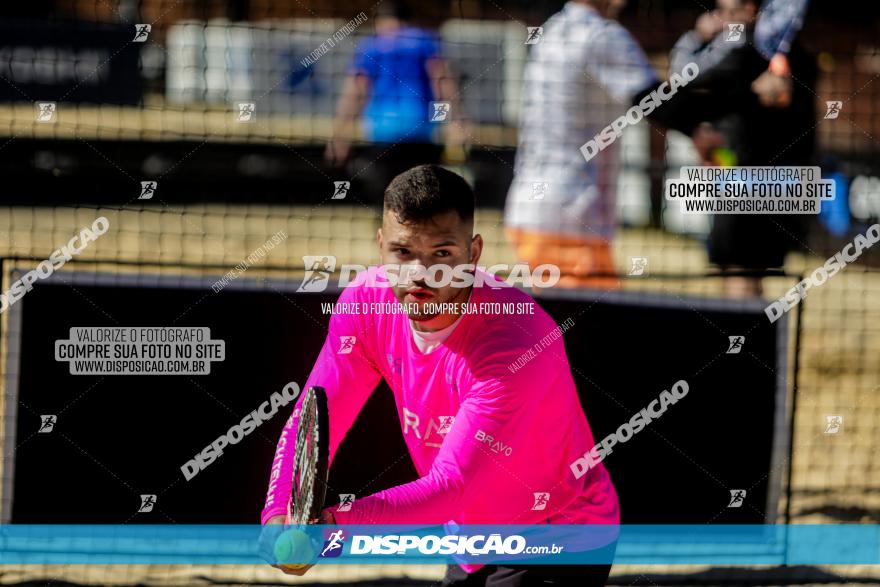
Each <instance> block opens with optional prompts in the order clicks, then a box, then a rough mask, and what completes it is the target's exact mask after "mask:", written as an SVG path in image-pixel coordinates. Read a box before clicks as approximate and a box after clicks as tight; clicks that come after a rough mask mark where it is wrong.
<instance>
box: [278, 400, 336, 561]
mask: <svg viewBox="0 0 880 587" xmlns="http://www.w3.org/2000/svg"><path fill="white" fill-rule="evenodd" d="M329 451H330V430H329V428H328V422H327V392H326V391H324V388H323V387H311V388H309V389H308V390H307V391H306V392H305V395H304V396H303V400H302V404H301V405H300V412H299V421H298V422H297V426H296V445H295V447H294V457H293V475H292V476H293V484H292V487H291V490H290V501H289V502H288V503H287V524H288V525H290V526H294V528H292V529H290V530H288V531H286V532H284V533H283V534H281V535H280V536H279V537H278V538H277V539H276V541H275V547H274V548H275V560H276V561H278V562H279V563H281V566H282V567H286V568H288V569H294V570H299V569H303V568H306V567H308V566H309V564H308V563H285V562H283V561H286V560H290V559H291V557H292V556H293V555H294V553H296V559H297V560H304V559H309V558H311V556H314V554H315V553H314V550H313V549H312V545H311V542H310V540H309V537H308V536H307V535H306V533H305V532H303V531H302V530H300V529H299V528H300V527H302V526H303V525H305V524H314V523H317V522H319V521H320V518H321V510H322V509H323V508H324V498H325V497H326V494H327V473H328V468H329V467H328V460H329V457H328V455H329Z"/></svg>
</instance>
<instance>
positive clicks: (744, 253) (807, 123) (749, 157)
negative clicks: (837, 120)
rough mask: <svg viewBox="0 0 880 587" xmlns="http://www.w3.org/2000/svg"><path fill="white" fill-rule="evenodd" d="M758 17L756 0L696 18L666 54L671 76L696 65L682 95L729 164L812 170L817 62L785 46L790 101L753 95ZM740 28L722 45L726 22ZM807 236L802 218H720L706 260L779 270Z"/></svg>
mask: <svg viewBox="0 0 880 587" xmlns="http://www.w3.org/2000/svg"><path fill="white" fill-rule="evenodd" d="M758 15H759V10H758V4H757V2H756V1H754V0H718V3H717V10H715V11H713V12H709V13H706V14H704V15H702V16H700V18H699V19H698V20H697V24H696V26H695V28H694V30H692V31H689V32H687V33H685V34H684V35H683V36H682V37H681V39H679V41H678V43H676V45H675V47H674V49H673V50H672V54H671V56H670V70H671V71H676V70H677V68H680V67H681V66H682V64H684V63H688V62H691V61H693V62H696V63H697V64H698V65H699V66H700V75H699V76H698V77H697V79H695V80H694V81H693V82H691V83H690V84H689V85H688V87H687V92H691V93H693V94H695V95H702V96H703V97H704V98H705V100H704V101H703V104H702V106H703V112H702V114H703V115H704V116H705V117H706V120H707V121H708V122H710V123H711V124H712V125H713V126H714V127H715V128H716V129H717V130H718V131H719V132H720V133H721V135H722V136H723V137H724V140H725V143H726V147H727V149H728V150H729V153H730V154H732V160H731V161H727V162H725V163H726V164H728V165H731V164H732V165H740V166H759V165H763V166H767V165H774V166H782V165H797V166H806V165H811V164H814V162H813V155H814V146H815V132H814V130H813V129H814V126H815V110H814V99H815V93H814V91H813V88H814V87H815V84H816V77H817V68H816V63H815V60H814V58H813V57H812V56H811V55H809V54H808V53H807V52H806V51H805V50H804V49H803V47H802V46H801V45H800V44H799V43H798V42H797V41H796V40H795V41H794V42H792V43H791V45H790V47H787V61H788V65H789V67H790V70H791V77H792V79H793V80H795V83H793V84H792V85H791V98H790V100H789V101H788V102H787V103H786V104H784V105H780V104H775V105H771V104H769V103H768V102H767V101H766V100H762V99H761V98H760V97H759V96H758V94H756V93H755V90H754V88H753V82H754V81H755V80H756V79H758V78H759V77H760V76H762V75H763V74H765V72H766V71H767V69H768V63H769V59H768V57H767V56H766V55H765V53H766V51H760V50H759V47H761V45H762V44H761V42H759V41H758V40H756V38H755V23H756V20H757V18H758ZM731 23H743V24H745V28H744V31H743V35H744V39H743V42H738V43H732V42H729V41H728V40H727V36H728V31H729V29H728V26H727V25H728V24H731ZM805 232H806V222H805V218H804V217H803V216H800V215H776V214H774V215H760V214H759V215H749V214H717V215H715V216H714V218H713V225H712V229H711V232H710V234H709V243H708V248H709V261H710V262H711V263H713V264H715V265H717V266H718V267H719V268H721V269H723V270H726V271H730V272H732V273H735V272H737V271H748V272H760V271H765V270H767V269H771V268H781V267H782V266H783V264H784V261H785V255H786V253H788V252H789V251H791V250H793V249H796V248H799V247H800V246H802V243H803V240H804V236H805ZM724 289H725V293H726V294H727V295H729V296H732V297H751V296H760V295H761V293H762V286H761V278H760V277H756V276H735V275H734V276H731V277H728V278H726V279H725V283H724Z"/></svg>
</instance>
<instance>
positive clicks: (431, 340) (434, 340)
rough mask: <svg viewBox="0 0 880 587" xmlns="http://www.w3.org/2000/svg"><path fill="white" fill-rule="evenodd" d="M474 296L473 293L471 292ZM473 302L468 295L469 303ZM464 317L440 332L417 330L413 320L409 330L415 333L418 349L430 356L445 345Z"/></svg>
mask: <svg viewBox="0 0 880 587" xmlns="http://www.w3.org/2000/svg"><path fill="white" fill-rule="evenodd" d="M471 294H473V291H471ZM470 301H471V296H470V295H468V301H467V302H466V303H469V302H470ZM463 317H464V314H461V315H460V316H459V317H458V318H457V319H456V320H455V322H453V323H452V324H450V325H449V326H447V327H446V328H441V329H440V330H435V331H434V332H421V331H419V330H416V327H415V326H414V323H413V321H412V320H410V321H409V328H410V330H412V333H413V341H414V342H415V343H416V347H417V348H418V349H419V350H420V351H421V352H422V353H424V354H426V355H427V354H430V353H431V352H433V351H434V349H436V348H437V347H438V346H440V345H441V344H443V343H444V342H445V341H446V339H447V338H449V335H450V334H452V331H453V330H455V327H456V326H458V323H459V322H461V319H462V318H463Z"/></svg>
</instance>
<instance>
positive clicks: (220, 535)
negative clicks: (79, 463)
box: [0, 524, 880, 565]
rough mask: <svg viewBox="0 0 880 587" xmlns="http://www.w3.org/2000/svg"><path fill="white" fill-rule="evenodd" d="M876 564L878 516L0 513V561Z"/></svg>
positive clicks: (879, 533)
mask: <svg viewBox="0 0 880 587" xmlns="http://www.w3.org/2000/svg"><path fill="white" fill-rule="evenodd" d="M505 562H507V563H511V564H514V563H515V564H609V563H612V562H613V563H616V564H649V565H653V564H663V565H690V564H710V565H758V564H761V565H777V564H791V565H806V564H810V565H814V564H829V565H833V564H872V565H875V564H880V525H877V524H844V525H840V524H836V525H835V524H823V525H789V526H784V525H774V526H762V525H718V526H710V525H643V526H642V525H622V526H584V525H531V526H526V525H460V526H459V525H455V524H447V525H445V526H432V527H423V526H399V525H397V526H386V525H381V526H380V525H370V526H320V525H315V526H307V527H304V528H291V527H287V526H280V525H273V526H265V527H260V526H256V525H238V526H231V525H19V524H11V525H0V564H6V565H9V564H16V565H18V564H188V565H191V564H266V563H271V564H284V563H287V564H385V563H387V564H450V563H459V564H490V563H505Z"/></svg>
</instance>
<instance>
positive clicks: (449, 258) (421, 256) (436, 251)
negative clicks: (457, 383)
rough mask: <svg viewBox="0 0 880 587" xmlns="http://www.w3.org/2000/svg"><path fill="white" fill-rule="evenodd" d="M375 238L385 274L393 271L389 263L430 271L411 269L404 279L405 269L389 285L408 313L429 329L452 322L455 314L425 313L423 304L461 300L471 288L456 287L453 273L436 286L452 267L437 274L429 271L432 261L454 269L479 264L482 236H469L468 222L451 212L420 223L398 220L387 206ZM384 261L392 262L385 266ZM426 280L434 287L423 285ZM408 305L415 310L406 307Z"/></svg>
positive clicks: (461, 301)
mask: <svg viewBox="0 0 880 587" xmlns="http://www.w3.org/2000/svg"><path fill="white" fill-rule="evenodd" d="M377 240H378V242H379V252H380V254H381V256H382V264H383V265H386V270H387V271H388V272H389V273H398V271H397V270H395V269H394V268H393V266H401V267H404V266H410V267H413V266H418V265H421V266H423V267H425V268H427V269H428V272H427V273H428V274H430V275H431V276H433V280H431V279H429V278H428V275H426V274H425V273H418V272H410V273H409V276H410V278H409V279H408V280H407V279H406V275H407V272H406V270H405V269H404V270H403V273H404V275H403V276H398V277H399V279H398V284H397V286H395V287H394V289H393V291H394V297H395V298H397V301H398V302H400V303H402V304H405V307H406V308H407V309H408V311H407V314H408V316H409V318H410V319H411V320H414V321H416V322H419V323H421V325H422V326H425V327H429V328H431V329H439V328H444V327H445V326H448V325H449V324H451V323H452V322H454V321H455V318H456V316H454V315H445V316H444V315H440V314H438V313H436V312H430V311H429V309H428V308H427V307H426V306H427V304H443V303H464V302H466V301H467V298H468V295H469V293H470V288H468V287H455V284H456V283H461V282H460V281H458V280H456V279H454V278H453V279H452V280H450V281H449V283H448V284H445V285H439V286H437V283H438V282H440V283H443V281H442V280H443V279H444V278H445V277H447V276H449V275H451V270H445V271H444V272H443V273H441V272H440V271H439V270H437V269H435V270H434V271H431V266H432V265H438V266H442V265H445V266H449V267H450V268H454V267H456V266H458V265H462V264H468V263H472V264H474V265H476V264H477V263H478V261H479V259H480V253H481V252H482V247H483V240H482V238H481V237H480V235H476V236H473V223H471V222H465V221H463V220H462V219H461V217H460V216H459V215H458V212H455V211H449V212H444V213H442V214H437V215H436V216H434V217H433V218H431V219H430V220H426V221H423V222H408V223H403V222H400V221H399V219H398V218H397V215H396V214H394V213H393V212H389V211H386V212H385V214H384V215H383V216H382V228H380V229H379V232H378V234H377ZM389 265H391V266H392V267H388V266H389ZM427 281H431V282H432V283H434V284H435V286H434V287H432V286H430V285H428V283H427ZM413 309H414V310H415V311H410V310H413Z"/></svg>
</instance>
